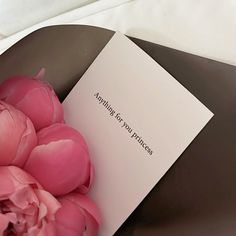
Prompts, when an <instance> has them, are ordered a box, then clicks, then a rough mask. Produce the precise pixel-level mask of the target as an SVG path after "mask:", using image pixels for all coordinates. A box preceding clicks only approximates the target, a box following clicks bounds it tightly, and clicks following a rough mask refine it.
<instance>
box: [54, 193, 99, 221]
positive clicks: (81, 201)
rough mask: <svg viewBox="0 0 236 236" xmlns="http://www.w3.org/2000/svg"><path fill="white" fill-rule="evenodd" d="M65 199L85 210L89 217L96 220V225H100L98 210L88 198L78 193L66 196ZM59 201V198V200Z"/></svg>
mask: <svg viewBox="0 0 236 236" xmlns="http://www.w3.org/2000/svg"><path fill="white" fill-rule="evenodd" d="M64 198H65V199H67V200H69V201H71V202H73V203H75V204H76V205H77V206H79V207H80V208H82V209H84V210H86V211H87V212H88V213H89V214H90V215H91V216H93V217H94V219H95V220H96V222H97V224H98V225H100V223H101V216H100V213H99V210H98V208H97V206H96V205H95V203H94V202H93V201H92V200H91V199H90V198H88V197H87V196H85V195H83V194H79V193H70V194H68V195H66V196H64ZM59 200H60V198H59Z"/></svg>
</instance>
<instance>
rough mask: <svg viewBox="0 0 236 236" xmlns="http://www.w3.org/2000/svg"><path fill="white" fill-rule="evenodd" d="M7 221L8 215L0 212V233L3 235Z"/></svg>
mask: <svg viewBox="0 0 236 236" xmlns="http://www.w3.org/2000/svg"><path fill="white" fill-rule="evenodd" d="M9 223H10V221H9V219H8V217H7V216H5V215H3V214H1V213H0V235H4V231H5V230H6V229H7V227H8V224H9Z"/></svg>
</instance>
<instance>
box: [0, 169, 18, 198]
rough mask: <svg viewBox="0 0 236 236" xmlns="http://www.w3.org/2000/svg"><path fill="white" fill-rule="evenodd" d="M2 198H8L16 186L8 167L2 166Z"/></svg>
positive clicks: (0, 192)
mask: <svg viewBox="0 0 236 236" xmlns="http://www.w3.org/2000/svg"><path fill="white" fill-rule="evenodd" d="M0 180H1V188H0V200H3V199H5V198H8V197H9V195H10V194H11V193H13V192H14V190H15V186H14V184H13V181H12V180H11V174H10V172H9V170H8V167H3V166H0Z"/></svg>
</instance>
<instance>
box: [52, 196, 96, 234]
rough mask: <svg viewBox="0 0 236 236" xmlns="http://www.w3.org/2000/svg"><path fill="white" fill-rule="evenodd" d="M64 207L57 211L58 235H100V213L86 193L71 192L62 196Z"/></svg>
mask: <svg viewBox="0 0 236 236" xmlns="http://www.w3.org/2000/svg"><path fill="white" fill-rule="evenodd" d="M58 200H59V202H60V203H61V205H62V207H61V208H60V209H59V210H58V211H57V213H56V235H57V236H65V235H66V236H77V235H88V236H96V235H98V227H99V224H100V214H99V211H98V209H97V207H96V205H95V204H94V203H93V202H92V201H91V200H90V199H89V198H88V197H86V196H85V195H81V194H78V193H71V194H68V195H65V196H63V197H60V198H59V199H58Z"/></svg>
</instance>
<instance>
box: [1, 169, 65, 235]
mask: <svg viewBox="0 0 236 236" xmlns="http://www.w3.org/2000/svg"><path fill="white" fill-rule="evenodd" d="M0 179H1V187H0V235H32V236H33V235H38V236H39V235H45V236H46V235H50V236H56V231H55V214H56V212H57V211H58V209H59V208H60V207H61V204H60V203H59V202H58V201H57V199H56V198H54V197H53V196H52V195H51V194H50V193H48V192H46V191H45V190H43V189H42V187H41V186H40V185H39V183H38V182H37V181H36V180H35V179H34V178H33V177H32V176H30V175H29V174H27V173H26V172H25V171H23V170H21V169H20V168H18V167H16V166H1V167H0Z"/></svg>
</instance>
